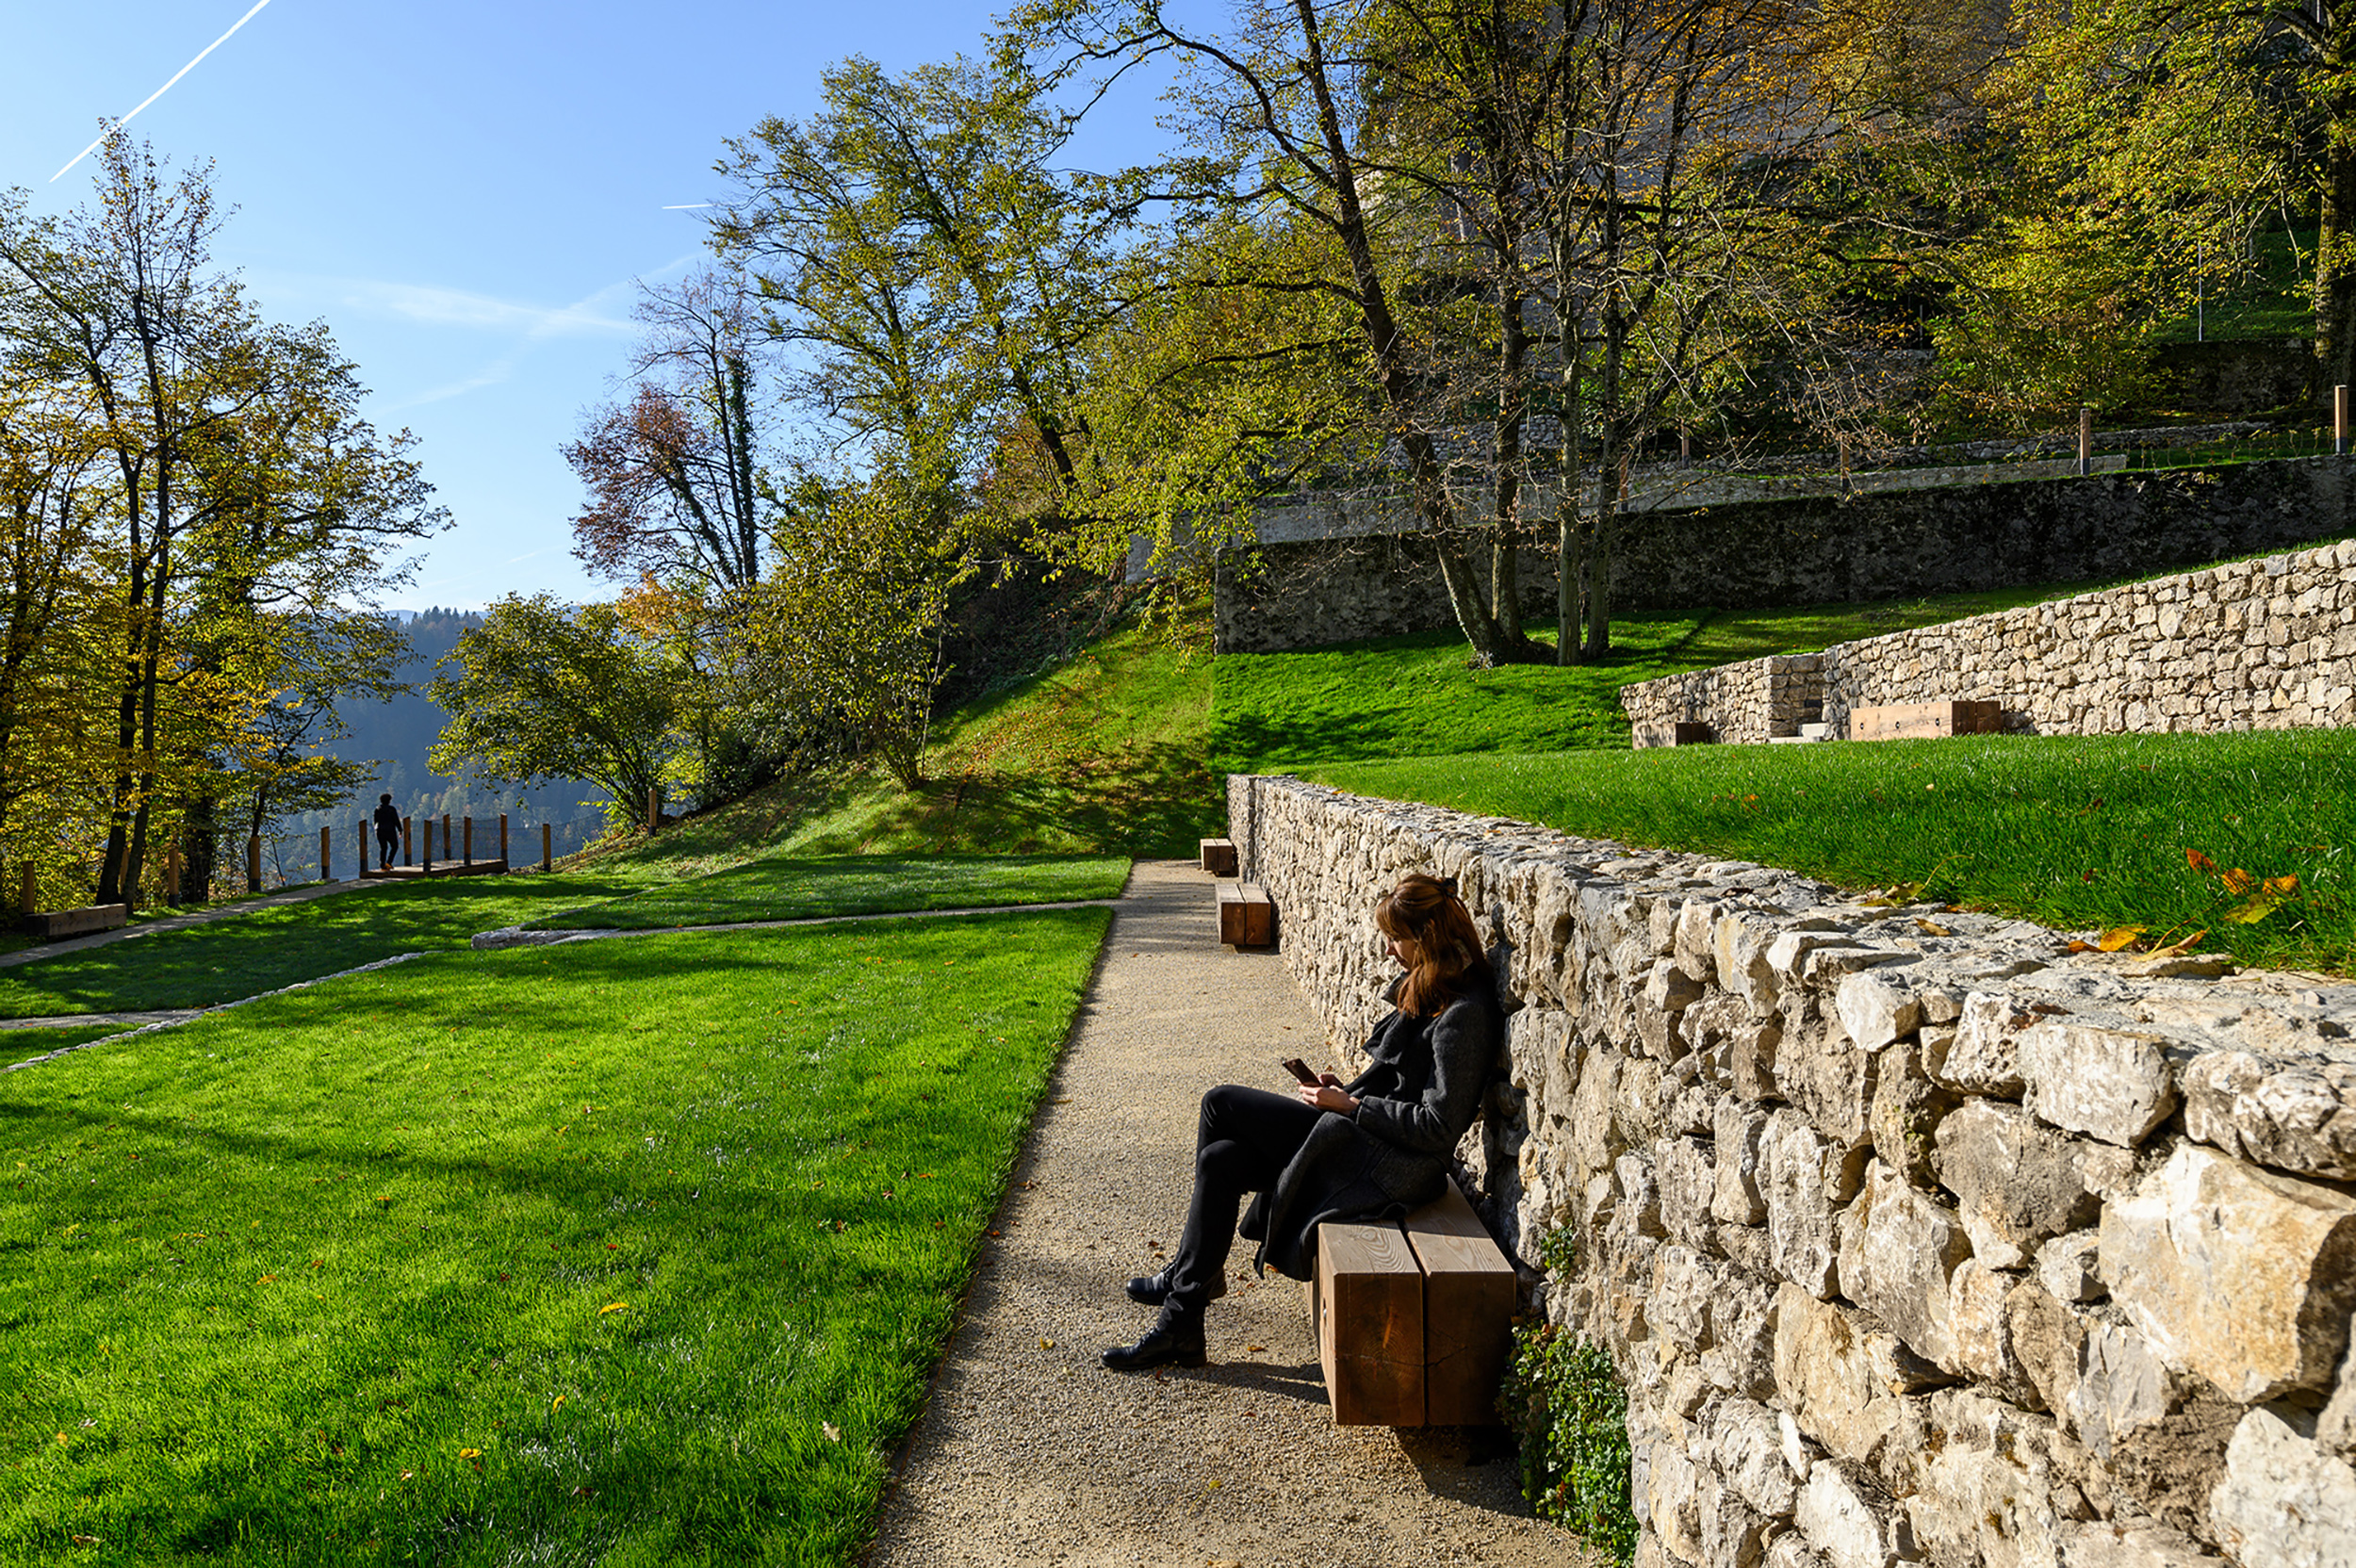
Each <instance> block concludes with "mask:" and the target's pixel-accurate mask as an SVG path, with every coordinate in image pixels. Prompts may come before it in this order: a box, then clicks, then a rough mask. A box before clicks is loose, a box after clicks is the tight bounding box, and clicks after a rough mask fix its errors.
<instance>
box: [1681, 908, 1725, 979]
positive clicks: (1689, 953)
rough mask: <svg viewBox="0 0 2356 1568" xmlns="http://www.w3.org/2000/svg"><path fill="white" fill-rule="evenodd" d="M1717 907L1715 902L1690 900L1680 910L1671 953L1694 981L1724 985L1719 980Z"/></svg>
mask: <svg viewBox="0 0 2356 1568" xmlns="http://www.w3.org/2000/svg"><path fill="white" fill-rule="evenodd" d="M1718 914H1719V909H1718V906H1717V905H1716V904H1715V903H1713V902H1712V901H1710V900H1709V899H1704V898H1689V899H1687V900H1686V901H1685V902H1684V903H1683V904H1682V905H1680V906H1678V907H1677V926H1676V930H1675V933H1674V935H1673V936H1672V938H1671V951H1672V953H1673V954H1674V956H1676V958H1677V966H1678V967H1679V968H1680V969H1682V970H1684V971H1685V972H1686V973H1688V974H1690V975H1693V977H1694V978H1696V979H1699V980H1706V981H1709V982H1710V983H1712V984H1722V983H1723V982H1720V981H1719V979H1718V956H1717V953H1718V949H1717V937H1716V934H1715V933H1716V929H1717V924H1718Z"/></svg>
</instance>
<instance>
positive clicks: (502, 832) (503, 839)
mask: <svg viewBox="0 0 2356 1568" xmlns="http://www.w3.org/2000/svg"><path fill="white" fill-rule="evenodd" d="M499 864H500V865H502V866H503V865H505V864H507V813H506V812H504V811H501V812H500V813H499Z"/></svg>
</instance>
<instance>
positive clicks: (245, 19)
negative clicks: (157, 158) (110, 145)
mask: <svg viewBox="0 0 2356 1568" xmlns="http://www.w3.org/2000/svg"><path fill="white" fill-rule="evenodd" d="M269 4H270V0H254V9H253V10H250V11H248V12H246V13H245V14H244V15H243V16H241V17H239V18H237V21H235V22H233V23H231V24H230V25H229V33H234V32H236V31H237V29H238V28H239V27H242V26H244V25H245V24H247V23H249V22H251V21H253V20H254V12H256V11H259V10H260V9H261V8H263V7H264V6H267V5H269ZM229 33H223V34H221V37H219V38H217V39H215V40H213V41H212V42H210V43H208V44H206V45H205V47H204V48H203V49H201V50H199V51H198V52H197V56H196V59H195V60H190V61H189V62H188V64H186V65H184V66H182V67H181V68H180V69H179V70H178V71H176V72H174V73H172V82H176V81H178V80H179V79H180V78H181V77H183V76H185V75H187V74H188V73H189V72H191V71H194V70H195V69H196V61H197V60H201V59H203V58H204V57H205V56H206V55H209V54H211V53H212V52H213V51H214V50H216V49H218V48H220V47H221V45H222V44H224V43H226V42H228V41H229ZM172 82H166V83H165V84H164V85H163V86H161V87H159V88H157V89H156V90H155V91H153V92H151V93H149V94H148V95H147V98H146V100H145V102H143V103H141V104H140V105H139V109H143V108H145V107H147V106H148V105H149V104H152V103H154V102H155V100H156V99H158V98H161V97H162V96H163V95H164V94H165V93H167V92H170V91H171V90H172ZM139 109H133V110H132V111H131V113H130V114H126V115H124V116H123V118H122V119H120V120H118V121H116V122H114V123H113V124H111V125H108V126H107V127H106V129H105V130H103V131H101V132H99V133H98V139H97V140H96V141H93V142H91V143H90V145H89V146H87V147H85V148H83V149H82V150H81V151H80V152H78V153H76V154H74V157H73V160H72V162H69V163H68V164H67V165H66V166H65V168H63V169H60V170H58V171H57V172H56V173H55V174H52V175H50V176H49V183H50V184H51V185H55V184H57V182H58V181H59V180H61V179H63V178H64V177H65V176H66V174H67V173H68V172H70V171H71V170H72V169H73V168H74V164H76V163H79V162H81V161H82V160H83V159H84V158H86V157H88V156H90V155H91V154H92V153H95V152H96V151H98V149H99V148H100V147H102V146H104V145H105V144H106V139H107V138H108V137H110V136H112V135H114V134H115V132H117V131H119V130H121V129H123V126H125V125H127V124H129V123H130V122H131V119H132V116H133V115H136V114H138V113H139Z"/></svg>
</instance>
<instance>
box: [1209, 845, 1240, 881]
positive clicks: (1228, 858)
mask: <svg viewBox="0 0 2356 1568" xmlns="http://www.w3.org/2000/svg"><path fill="white" fill-rule="evenodd" d="M1203 870H1204V871H1207V872H1209V873H1210V874H1212V875H1213V876H1233V875H1235V840H1233V839H1205V840H1203Z"/></svg>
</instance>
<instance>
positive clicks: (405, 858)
mask: <svg viewBox="0 0 2356 1568" xmlns="http://www.w3.org/2000/svg"><path fill="white" fill-rule="evenodd" d="M410 822H411V819H410V818H408V817H403V818H401V864H402V865H404V866H406V865H409V864H411V863H412V862H411V860H410V858H409V824H410Z"/></svg>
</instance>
